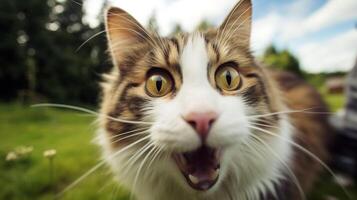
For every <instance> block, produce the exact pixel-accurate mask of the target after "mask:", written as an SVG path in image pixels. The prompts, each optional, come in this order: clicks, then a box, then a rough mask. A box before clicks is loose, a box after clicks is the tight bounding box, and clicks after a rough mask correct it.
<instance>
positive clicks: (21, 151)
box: [15, 146, 33, 156]
mask: <svg viewBox="0 0 357 200" xmlns="http://www.w3.org/2000/svg"><path fill="white" fill-rule="evenodd" d="M32 151H33V147H32V146H20V147H17V148H16V149H15V152H16V153H17V154H18V155H20V156H26V155H28V154H30V153H31V152H32Z"/></svg>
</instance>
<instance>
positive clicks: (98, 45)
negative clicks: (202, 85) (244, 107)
mask: <svg viewBox="0 0 357 200" xmlns="http://www.w3.org/2000/svg"><path fill="white" fill-rule="evenodd" d="M236 2H237V0H224V1H222V0H194V1H192V0H152V1H147V0H83V1H81V0H1V2H0V29H1V31H0V38H1V41H0V91H1V92H0V137H1V139H0V199H4V200H5V199H6V200H12V199H53V198H54V197H55V195H56V194H58V193H60V192H61V191H63V189H64V188H66V186H68V185H70V184H71V183H72V182H73V181H75V180H76V179H77V178H78V177H80V176H81V175H82V174H83V173H85V172H86V171H87V170H89V169H90V168H91V167H92V166H94V165H95V164H96V163H98V161H99V160H100V153H99V148H97V147H96V146H95V145H94V144H93V143H92V138H93V137H94V135H95V125H93V123H92V122H93V121H94V120H95V117H93V116H88V115H83V114H82V113H79V112H74V111H69V110H64V109H54V108H31V107H30V105H33V104H36V103H43V102H46V103H62V104H68V105H76V106H81V107H85V108H89V109H93V110H95V109H96V108H97V105H98V100H99V98H98V96H99V92H100V91H99V85H98V82H99V81H100V80H101V78H100V77H101V74H102V73H104V72H107V71H108V70H110V68H111V67H112V66H111V62H110V60H109V58H108V55H107V51H106V38H105V33H103V30H104V25H103V17H102V16H103V14H102V13H103V11H104V10H105V8H106V7H108V6H110V5H115V6H118V7H121V8H123V9H125V10H127V11H128V12H129V13H131V14H132V15H133V16H134V17H135V18H137V19H138V21H139V22H141V23H142V24H143V25H144V26H145V27H147V28H148V29H151V30H155V31H158V32H159V33H161V34H162V35H172V34H175V33H177V32H180V31H192V30H195V29H199V30H205V29H207V28H209V27H215V26H218V25H219V24H220V23H221V22H222V21H223V19H224V18H225V16H226V15H227V14H228V13H229V11H230V10H231V9H232V7H233V6H234V5H235V4H236ZM253 4H254V8H253V9H254V18H253V33H252V44H251V47H252V50H253V52H254V54H255V56H256V57H257V59H258V60H259V61H261V62H263V63H265V64H266V65H267V66H270V67H274V68H278V69H282V70H289V71H293V72H295V73H297V74H299V75H300V76H301V77H303V78H304V79H306V81H308V82H309V83H310V84H311V85H313V86H314V87H316V88H317V89H318V91H319V92H320V93H321V94H322V95H323V97H324V99H325V101H326V102H327V104H328V106H329V107H330V110H331V111H333V112H336V113H337V114H336V115H335V117H336V118H335V120H334V122H338V121H340V120H343V119H344V115H345V114H344V113H346V109H344V108H345V105H347V104H348V102H351V101H349V100H348V97H347V96H346V91H348V90H346V88H348V87H349V84H350V82H351V81H353V80H357V78H353V75H350V76H349V77H350V78H349V79H348V78H347V77H348V73H349V72H350V71H351V69H352V68H353V66H354V64H355V62H356V58H357V1H356V0H314V1H311V0H284V1H283V0H270V1H264V0H253ZM355 76H357V72H356V73H355ZM348 80H350V81H348ZM356 85H357V84H356ZM354 88H357V86H356V87H354ZM353 91H354V92H356V91H357V89H356V90H353ZM356 99H357V97H356ZM354 102H356V101H354ZM350 104H351V103H350ZM351 105H352V104H351ZM354 105H355V104H354ZM352 107H354V106H353V105H352ZM355 108H357V107H355ZM347 111H348V110H347ZM356 124H357V122H356ZM337 126H340V129H343V128H341V126H343V125H341V124H337ZM356 130H357V129H356ZM342 154H343V153H342ZM342 168H343V167H342ZM338 169H339V170H340V171H341V173H342V174H343V176H342V175H341V176H340V175H339V173H338V176H337V178H333V177H331V175H329V174H328V173H326V174H323V175H322V178H321V180H320V181H319V182H318V183H317V185H316V188H315V190H314V191H312V193H311V194H309V195H308V199H313V200H320V199H321V200H334V199H347V197H346V195H345V194H344V192H343V190H342V189H341V187H340V186H339V185H338V184H342V185H344V186H345V187H346V188H347V190H348V191H349V192H350V194H351V196H352V199H357V188H356V186H355V185H354V181H353V177H352V176H353V175H354V174H353V173H355V172H354V171H353V170H347V172H344V171H343V170H341V167H340V168H338ZM351 171H352V172H351ZM111 180H112V177H111V175H110V173H109V170H108V169H106V168H105V167H104V168H101V169H100V170H97V171H96V172H95V173H93V174H92V175H90V176H88V177H87V178H86V179H85V180H84V181H82V182H81V183H80V184H78V185H77V186H76V187H75V188H73V189H71V190H69V191H68V192H66V193H65V194H63V195H61V199H120V200H122V199H129V195H128V192H127V191H125V190H123V189H121V188H120V187H118V186H117V185H116V184H114V183H113V181H111Z"/></svg>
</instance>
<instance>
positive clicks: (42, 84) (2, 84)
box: [0, 0, 110, 103]
mask: <svg viewBox="0 0 357 200" xmlns="http://www.w3.org/2000/svg"><path fill="white" fill-rule="evenodd" d="M77 2H79V5H78V4H77V3H74V2H73V1H56V0H26V1H23V0H4V1H3V2H2V3H1V4H0V10H2V13H1V15H0V25H1V27H2V28H4V29H3V30H6V31H1V32H0V37H1V38H2V39H3V41H4V42H1V43H0V61H1V65H2V66H1V68H0V89H1V91H2V92H1V93H0V98H1V99H2V100H11V99H14V98H16V97H17V96H18V94H19V92H20V91H23V90H26V91H27V90H30V91H32V92H34V93H36V94H37V95H39V96H44V97H45V98H46V99H47V100H46V101H51V102H61V103H71V102H83V103H95V102H96V99H97V95H98V91H99V88H98V84H97V82H98V81H99V80H100V75H99V74H101V73H102V72H104V71H106V70H108V68H109V67H110V64H109V62H105V61H106V53H105V52H106V40H105V37H104V36H105V34H101V35H99V36H98V37H96V38H94V39H92V40H90V41H89V42H88V43H86V45H85V46H84V47H82V48H81V49H80V50H79V51H76V49H77V48H78V47H79V46H81V45H82V44H83V43H84V42H85V41H86V40H87V39H88V38H90V37H91V36H93V35H94V34H96V33H98V32H100V31H102V30H103V29H104V26H103V23H101V25H100V26H98V27H96V28H90V27H89V25H87V24H84V23H83V20H82V19H83V11H82V6H81V2H80V1H77Z"/></svg>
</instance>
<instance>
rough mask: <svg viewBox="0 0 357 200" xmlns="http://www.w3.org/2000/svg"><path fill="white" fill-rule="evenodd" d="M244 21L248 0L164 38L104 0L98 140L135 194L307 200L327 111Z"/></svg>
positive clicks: (321, 156)
mask: <svg viewBox="0 0 357 200" xmlns="http://www.w3.org/2000/svg"><path fill="white" fill-rule="evenodd" d="M251 24H252V3H251V0H241V1H239V2H237V4H236V5H235V7H234V8H233V10H232V11H231V12H230V13H229V15H228V16H227V18H226V19H225V20H224V22H223V23H222V24H221V25H220V26H219V27H218V28H216V29H212V30H208V31H205V32H193V33H179V34H177V35H176V36H173V37H160V36H159V35H158V34H156V33H150V32H149V31H147V30H146V29H145V28H144V27H143V26H142V25H140V24H139V23H138V22H137V21H136V20H135V19H134V18H133V17H132V16H131V15H130V14H128V13H127V12H125V11H124V10H122V9H120V8H115V7H113V8H109V9H108V11H107V13H106V32H107V37H108V45H109V52H110V56H111V58H112V61H113V65H114V67H113V69H112V71H111V72H110V73H108V74H106V75H105V78H104V79H105V80H104V82H103V84H102V88H103V95H102V103H101V109H100V113H101V115H100V118H99V121H100V130H99V138H100V145H101V147H102V149H103V159H104V160H105V162H107V164H108V165H109V166H110V168H111V170H112V171H113V173H114V174H115V178H116V180H117V181H118V182H119V183H120V184H121V185H123V186H124V187H126V188H128V189H129V190H130V191H131V192H132V194H133V195H134V196H135V197H136V198H137V199H139V200H168V199H170V200H183V199H184V200H203V199H205V200H217V199H219V200H228V199H239V200H246V199H249V200H255V199H289V200H294V199H305V198H306V196H305V195H306V193H307V192H308V191H309V190H310V189H311V188H312V186H313V183H314V181H315V179H316V178H317V176H318V174H319V172H320V171H321V170H322V168H323V166H324V164H323V163H324V162H325V161H326V160H327V158H328V153H327V144H328V141H329V138H330V137H331V136H330V135H331V133H330V127H329V125H328V123H327V116H326V115H322V114H318V113H314V112H327V109H326V106H325V104H324V103H323V101H322V100H321V97H320V96H319V95H318V93H317V92H316V91H315V90H314V89H313V88H312V87H310V86H309V85H308V84H306V83H305V82H304V81H303V80H302V79H300V78H299V77H297V76H295V75H293V74H291V73H288V72H281V71H272V70H268V69H267V68H266V67H263V66H261V65H260V64H258V63H257V62H256V61H255V58H254V57H253V56H252V53H251V50H250V35H251ZM262 34H264V33H262ZM307 108H309V109H312V108H314V109H313V110H305V109H307Z"/></svg>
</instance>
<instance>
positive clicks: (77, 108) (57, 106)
mask: <svg viewBox="0 0 357 200" xmlns="http://www.w3.org/2000/svg"><path fill="white" fill-rule="evenodd" d="M31 107H33V108H37V107H55V108H67V109H71V110H76V111H81V112H85V113H88V114H92V115H94V116H103V117H106V118H108V119H111V120H113V121H117V122H122V123H128V124H150V125H151V124H153V123H152V122H142V121H130V120H125V119H119V118H114V117H110V116H108V115H104V114H101V113H98V112H95V111H92V110H89V109H86V108H82V107H78V106H71V105H65V104H53V103H43V104H35V105H32V106H31Z"/></svg>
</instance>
